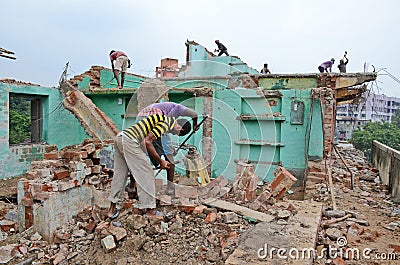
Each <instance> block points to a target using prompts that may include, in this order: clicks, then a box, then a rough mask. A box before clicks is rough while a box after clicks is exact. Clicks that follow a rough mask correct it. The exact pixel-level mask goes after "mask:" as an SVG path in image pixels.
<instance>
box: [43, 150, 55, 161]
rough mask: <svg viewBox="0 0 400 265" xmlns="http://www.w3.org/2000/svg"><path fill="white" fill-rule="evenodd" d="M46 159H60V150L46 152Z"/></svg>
mask: <svg viewBox="0 0 400 265" xmlns="http://www.w3.org/2000/svg"><path fill="white" fill-rule="evenodd" d="M44 159H47V160H57V159H58V152H50V153H45V154H44Z"/></svg>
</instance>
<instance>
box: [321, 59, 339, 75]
mask: <svg viewBox="0 0 400 265" xmlns="http://www.w3.org/2000/svg"><path fill="white" fill-rule="evenodd" d="M334 63H335V59H334V58H332V59H331V60H330V61H326V62H324V63H322V64H321V65H320V66H318V70H319V72H320V73H323V72H328V69H329V72H332V65H333V64H334Z"/></svg>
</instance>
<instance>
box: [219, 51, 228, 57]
mask: <svg viewBox="0 0 400 265" xmlns="http://www.w3.org/2000/svg"><path fill="white" fill-rule="evenodd" d="M224 53H225V54H226V56H229V54H228V50H221V51H220V52H219V53H218V56H221V55H222V54H224Z"/></svg>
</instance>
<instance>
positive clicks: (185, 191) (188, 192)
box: [175, 185, 197, 199]
mask: <svg viewBox="0 0 400 265" xmlns="http://www.w3.org/2000/svg"><path fill="white" fill-rule="evenodd" d="M175 197H177V198H179V197H185V198H194V199H196V198H197V189H196V187H191V186H182V185H176V186H175Z"/></svg>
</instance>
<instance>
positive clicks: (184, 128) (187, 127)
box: [176, 119, 192, 136]
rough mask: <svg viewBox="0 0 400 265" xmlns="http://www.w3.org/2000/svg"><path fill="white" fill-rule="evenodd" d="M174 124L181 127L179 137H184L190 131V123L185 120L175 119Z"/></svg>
mask: <svg viewBox="0 0 400 265" xmlns="http://www.w3.org/2000/svg"><path fill="white" fill-rule="evenodd" d="M176 122H177V123H178V124H179V126H181V127H182V131H180V133H179V136H184V135H186V134H188V133H189V132H190V130H192V125H191V124H190V122H189V121H188V120H186V119H177V120H176Z"/></svg>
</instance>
